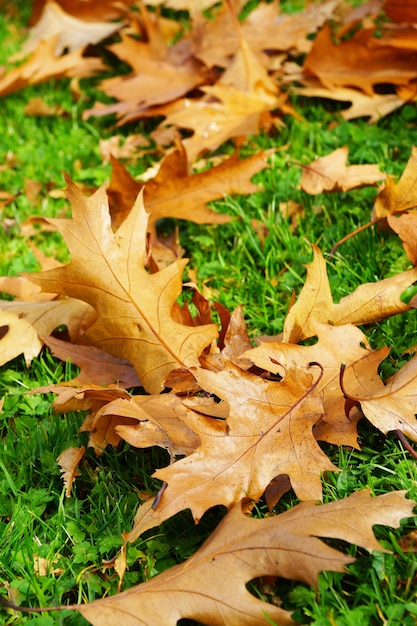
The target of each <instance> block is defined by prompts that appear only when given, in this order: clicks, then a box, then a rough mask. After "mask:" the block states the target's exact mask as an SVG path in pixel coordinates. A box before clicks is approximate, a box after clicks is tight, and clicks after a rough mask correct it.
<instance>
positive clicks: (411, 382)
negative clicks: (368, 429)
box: [343, 348, 417, 441]
mask: <svg viewBox="0 0 417 626" xmlns="http://www.w3.org/2000/svg"><path fill="white" fill-rule="evenodd" d="M387 353H388V348H385V349H384V348H383V349H381V350H379V351H377V352H375V353H373V354H370V355H369V357H368V358H367V359H363V360H362V361H359V362H358V363H356V364H354V365H353V366H352V367H350V368H348V369H347V370H346V371H345V373H344V376H343V390H344V393H345V394H346V396H347V397H348V398H350V399H351V400H354V401H355V402H359V403H360V405H361V409H362V411H363V413H364V415H366V417H367V418H368V419H369V421H370V422H371V423H372V424H373V425H374V426H376V427H377V428H379V430H381V431H382V432H383V433H385V434H386V433H387V432H389V431H392V430H400V431H401V432H403V433H404V434H405V435H407V437H410V439H412V440H413V441H417V419H416V412H417V408H416V407H417V405H416V395H417V358H416V357H415V356H414V357H413V358H412V359H411V360H410V361H409V362H408V363H406V364H405V365H403V367H402V368H401V369H399V370H398V372H396V373H395V374H394V375H393V376H391V378H390V379H389V380H388V381H387V382H386V383H385V384H384V383H383V381H382V380H381V378H380V376H379V374H378V367H379V365H380V362H381V361H382V360H383V359H384V358H385V357H386V356H387Z"/></svg>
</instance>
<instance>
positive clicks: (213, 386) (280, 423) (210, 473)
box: [154, 364, 336, 524]
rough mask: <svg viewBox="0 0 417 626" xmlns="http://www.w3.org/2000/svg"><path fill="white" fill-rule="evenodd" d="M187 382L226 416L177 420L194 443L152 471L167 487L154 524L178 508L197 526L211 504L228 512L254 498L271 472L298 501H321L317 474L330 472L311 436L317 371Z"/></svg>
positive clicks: (201, 374)
mask: <svg viewBox="0 0 417 626" xmlns="http://www.w3.org/2000/svg"><path fill="white" fill-rule="evenodd" d="M195 376H196V378H197V381H198V383H199V384H200V385H201V387H202V388H203V389H207V390H209V391H210V392H211V393H213V394H215V395H216V396H218V397H219V398H221V399H222V400H223V401H226V402H227V404H228V406H229V414H228V417H227V419H226V420H223V419H213V418H211V417H206V416H205V415H203V414H202V413H197V412H195V411H194V415H193V414H192V412H191V411H190V412H189V413H188V414H187V415H185V416H184V417H183V419H184V421H185V423H186V424H187V425H188V426H189V427H190V428H191V430H193V431H194V432H195V433H196V434H197V435H198V436H199V437H200V440H201V445H200V447H199V448H198V450H197V451H196V452H194V453H193V454H191V455H190V456H188V457H187V458H185V459H182V460H180V461H177V462H176V463H173V464H172V465H169V466H168V467H165V468H162V469H159V470H157V471H156V472H155V474H154V476H156V477H157V478H159V479H161V480H163V481H166V482H167V483H168V487H167V488H166V489H165V491H164V493H163V495H162V498H161V500H160V503H159V504H158V506H157V507H156V510H155V512H154V521H155V523H156V524H157V523H159V522H160V521H162V520H165V519H167V518H168V517H171V516H172V515H174V514H175V513H177V512H178V511H181V510H183V509H188V508H189V509H191V511H192V514H193V516H194V518H195V519H196V520H198V519H200V518H201V516H202V514H203V513H204V512H205V511H206V510H207V509H209V508H210V507H212V506H215V505H217V504H224V505H225V506H227V507H230V506H231V505H232V504H234V503H235V502H238V501H239V500H240V499H241V498H242V497H244V496H245V495H247V496H249V497H251V498H253V499H258V498H259V497H260V496H261V495H262V493H263V491H264V490H265V488H266V487H267V485H268V484H269V482H270V481H271V480H272V479H273V478H274V477H275V476H277V475H279V474H287V475H288V476H289V478H290V480H291V485H292V487H293V488H294V491H295V492H296V494H297V496H298V497H299V498H301V499H303V500H309V499H311V498H314V499H317V500H319V499H320V498H321V493H322V491H321V473H322V472H324V471H326V470H330V471H332V470H335V469H336V468H335V466H334V465H333V464H332V463H331V462H330V461H329V459H328V458H327V456H326V455H325V454H324V453H323V452H322V451H321V449H320V448H319V446H318V444H317V442H316V440H315V438H314V436H313V434H312V429H313V426H314V424H315V423H316V422H317V421H318V420H319V419H320V418H321V417H322V415H323V406H322V401H321V394H318V393H317V391H316V382H317V379H318V378H319V377H320V368H319V367H311V368H310V370H309V371H308V370H306V369H302V368H297V367H296V366H293V367H289V368H288V369H287V370H286V372H285V378H283V380H281V381H280V382H271V381H265V380H262V379H261V378H259V377H258V376H255V375H253V374H249V373H247V372H245V371H243V370H241V369H239V368H238V367H235V366H233V365H232V364H228V365H226V369H224V370H223V371H221V372H211V371H208V370H203V369H199V370H198V371H196V373H195ZM188 406H189V405H188Z"/></svg>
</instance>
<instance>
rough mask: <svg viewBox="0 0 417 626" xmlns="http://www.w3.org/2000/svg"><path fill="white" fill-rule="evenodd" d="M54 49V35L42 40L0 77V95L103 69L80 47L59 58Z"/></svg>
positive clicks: (91, 73)
mask: <svg viewBox="0 0 417 626" xmlns="http://www.w3.org/2000/svg"><path fill="white" fill-rule="evenodd" d="M54 49H55V38H52V39H48V40H46V41H41V42H40V43H39V45H38V46H37V47H36V49H35V51H34V52H33V53H32V54H31V55H30V56H29V58H28V59H27V61H25V62H24V63H23V64H22V65H19V66H18V67H15V68H13V69H11V70H9V71H8V72H6V74H4V75H3V76H2V77H1V78H0V96H7V95H8V94H10V93H14V92H15V91H18V90H19V89H23V87H26V86H27V85H36V84H38V83H43V82H45V81H47V80H50V79H51V78H55V79H57V78H63V77H71V78H84V77H86V76H94V74H96V73H97V72H101V71H103V70H104V69H106V66H105V65H104V63H103V61H102V60H101V59H98V58H95V57H90V58H88V57H84V56H83V49H82V48H78V50H76V51H75V52H70V53H68V54H65V55H64V56H61V57H60V56H56V55H55V54H54Z"/></svg>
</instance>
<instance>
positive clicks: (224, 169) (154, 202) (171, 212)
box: [108, 144, 270, 233]
mask: <svg viewBox="0 0 417 626" xmlns="http://www.w3.org/2000/svg"><path fill="white" fill-rule="evenodd" d="M269 156H270V153H269V152H268V151H265V152H260V153H258V154H255V155H254V156H252V157H249V158H247V159H239V157H238V155H237V154H234V155H233V156H231V157H230V158H228V159H227V160H226V161H223V163H221V164H220V165H217V166H215V167H212V168H210V169H207V170H205V171H203V172H197V173H194V174H190V173H189V168H188V163H187V155H186V152H185V150H184V147H183V146H182V144H178V146H177V149H176V150H175V152H172V153H171V154H169V155H167V156H166V157H165V158H164V159H163V161H162V163H161V166H160V168H159V171H158V173H157V175H156V176H155V178H152V179H151V180H149V181H148V182H147V183H146V184H145V185H144V184H143V183H140V182H138V181H136V180H135V179H134V178H132V176H130V174H129V173H128V172H127V170H126V169H125V168H124V167H123V165H121V163H119V162H118V161H117V160H116V159H111V162H112V168H113V170H112V178H111V182H110V187H109V190H108V194H109V200H110V211H111V214H112V224H114V225H116V226H117V225H120V224H121V223H122V221H123V220H124V219H125V218H126V216H127V215H128V213H129V212H130V210H131V208H132V205H133V203H134V201H135V199H136V197H137V195H138V193H139V191H141V189H143V188H144V202H145V206H146V209H147V211H149V213H150V216H149V222H148V228H149V229H150V231H151V232H152V233H154V230H155V223H156V222H157V221H158V220H160V219H161V218H164V217H174V218H176V219H186V220H190V221H192V222H196V223H197V224H224V223H226V222H228V221H230V219H231V217H230V216H228V215H223V214H221V213H217V212H216V211H214V210H213V209H211V208H210V207H209V206H207V203H208V202H211V201H212V200H217V199H219V198H223V197H224V196H226V195H232V194H236V193H238V194H250V193H255V192H256V191H259V189H260V188H259V186H258V185H255V184H254V183H252V182H250V179H251V178H252V177H253V176H254V175H255V174H256V173H257V172H259V171H261V170H263V169H265V168H266V167H268V163H267V159H268V157H269Z"/></svg>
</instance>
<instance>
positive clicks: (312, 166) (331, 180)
mask: <svg viewBox="0 0 417 626" xmlns="http://www.w3.org/2000/svg"><path fill="white" fill-rule="evenodd" d="M348 153H349V147H348V146H344V147H343V148H339V149H338V150H334V151H333V152H331V153H330V154H326V156H324V157H321V158H320V159H316V160H315V161H313V162H312V163H309V165H302V168H303V173H302V176H301V183H300V185H301V189H302V190H303V191H305V192H307V193H310V194H312V195H315V194H318V193H323V192H329V191H349V190H350V189H357V188H358V187H364V186H366V185H375V183H377V182H378V181H380V180H384V179H385V174H384V173H383V172H381V171H380V170H379V167H378V165H346V161H347V158H348Z"/></svg>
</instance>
